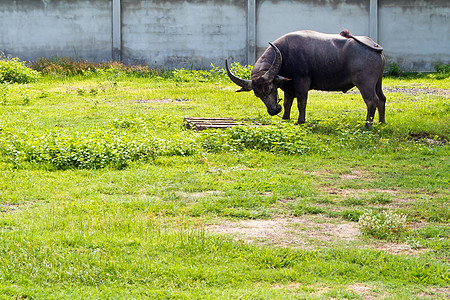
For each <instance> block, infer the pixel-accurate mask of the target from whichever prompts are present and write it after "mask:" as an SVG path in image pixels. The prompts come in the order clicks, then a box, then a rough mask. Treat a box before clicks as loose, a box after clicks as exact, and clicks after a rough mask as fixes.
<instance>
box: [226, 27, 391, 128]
mask: <svg viewBox="0 0 450 300" xmlns="http://www.w3.org/2000/svg"><path fill="white" fill-rule="evenodd" d="M269 44H270V47H268V48H267V49H266V50H265V51H264V53H263V54H262V55H261V57H260V58H259V59H258V60H257V61H256V63H255V64H254V66H253V71H252V74H251V79H250V80H245V79H241V78H239V77H237V76H235V75H234V74H233V73H232V72H231V71H230V69H229V68H228V61H225V64H226V69H227V73H228V76H229V77H230V79H231V80H232V81H233V82H234V83H236V84H237V85H239V86H240V87H241V89H239V90H238V92H241V91H251V90H253V92H254V93H255V95H256V96H257V97H259V98H261V100H262V101H263V102H264V104H265V105H266V107H267V112H268V113H269V114H270V115H271V116H273V115H277V114H278V113H280V112H281V106H280V105H279V104H278V101H277V99H278V91H277V89H278V88H281V89H282V90H283V91H284V103H283V106H284V113H283V119H290V114H291V107H292V102H293V100H294V98H297V103H298V110H299V116H298V121H297V123H296V124H302V123H304V122H305V113H306V102H307V97H308V91H309V90H312V89H315V90H322V91H342V92H344V93H345V92H347V91H348V90H350V89H351V88H353V87H354V86H356V87H357V88H358V89H359V91H360V92H361V95H362V97H363V99H364V101H365V103H366V105H367V117H366V127H371V126H372V123H373V118H374V115H375V111H376V109H377V108H378V115H379V121H380V122H381V123H384V122H385V102H386V97H385V96H384V94H383V91H382V88H381V81H382V77H383V70H384V65H385V58H384V55H383V48H382V47H381V46H380V45H378V44H376V43H375V42H374V41H372V40H371V39H370V38H369V37H365V36H353V35H352V34H351V33H350V32H349V31H348V30H343V31H342V32H341V33H340V34H324V33H320V32H315V31H310V30H304V31H296V32H291V33H288V34H286V35H283V36H282V37H280V38H278V39H277V40H276V41H274V42H273V43H269Z"/></svg>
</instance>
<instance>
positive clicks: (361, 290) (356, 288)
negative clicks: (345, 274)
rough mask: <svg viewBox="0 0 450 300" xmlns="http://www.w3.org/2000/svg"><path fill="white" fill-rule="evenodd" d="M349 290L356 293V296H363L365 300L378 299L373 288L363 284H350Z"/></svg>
mask: <svg viewBox="0 0 450 300" xmlns="http://www.w3.org/2000/svg"><path fill="white" fill-rule="evenodd" d="M347 289H348V290H350V291H352V292H354V293H355V294H358V295H360V296H362V297H363V299H375V298H376V296H375V294H374V293H372V288H371V287H369V286H367V285H365V284H362V283H354V284H350V285H349V286H348V287H347Z"/></svg>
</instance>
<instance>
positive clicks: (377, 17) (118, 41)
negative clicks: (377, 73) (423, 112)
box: [0, 0, 450, 71]
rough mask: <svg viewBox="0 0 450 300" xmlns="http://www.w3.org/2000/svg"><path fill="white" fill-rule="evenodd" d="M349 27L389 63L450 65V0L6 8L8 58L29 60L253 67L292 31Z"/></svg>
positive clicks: (3, 26) (419, 67)
mask: <svg viewBox="0 0 450 300" xmlns="http://www.w3.org/2000/svg"><path fill="white" fill-rule="evenodd" d="M119 1H120V3H119ZM113 3H114V5H112V4H113ZM118 10H119V11H118ZM344 28H347V29H349V30H350V31H351V32H352V33H353V34H355V35H372V38H374V39H375V40H377V39H378V42H379V43H380V44H381V45H382V46H383V48H384V53H385V56H386V58H387V65H389V63H391V62H396V63H397V64H399V65H400V66H401V67H403V68H405V69H410V70H416V71H430V70H433V68H434V66H435V64H436V63H441V64H445V63H447V64H448V63H450V34H449V32H450V1H449V0H170V1H169V0H2V1H0V51H3V52H6V53H7V54H11V55H14V56H18V57H19V58H21V59H23V60H35V59H37V58H39V57H52V56H53V57H54V56H70V57H78V58H83V59H88V60H94V61H99V60H111V59H113V58H115V59H117V58H119V59H120V58H122V59H123V61H124V62H126V63H146V64H148V65H151V66H155V67H160V68H174V67H177V68H181V67H194V68H209V67H210V63H211V62H212V63H214V64H215V65H217V66H223V65H224V63H223V62H224V60H225V58H230V59H232V60H234V61H238V62H240V63H253V62H254V59H255V56H256V57H257V56H258V55H259V54H261V53H262V51H263V50H264V49H265V48H266V47H267V46H268V42H269V41H273V40H275V39H276V38H278V37H279V36H281V35H283V34H285V33H287V32H290V31H295V30H303V29H312V30H317V31H322V32H326V33H338V32H340V31H341V30H342V29H344Z"/></svg>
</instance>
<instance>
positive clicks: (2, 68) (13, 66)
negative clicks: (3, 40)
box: [0, 54, 40, 83]
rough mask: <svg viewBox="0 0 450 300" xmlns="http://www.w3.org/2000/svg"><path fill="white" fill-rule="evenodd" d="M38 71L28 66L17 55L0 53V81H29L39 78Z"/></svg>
mask: <svg viewBox="0 0 450 300" xmlns="http://www.w3.org/2000/svg"><path fill="white" fill-rule="evenodd" d="M39 76H40V75H39V72H37V71H35V70H33V69H30V68H28V67H27V66H26V65H25V62H21V61H19V59H18V58H17V57H14V58H10V57H6V56H5V55H4V54H0V83H30V82H35V81H36V80H37V79H38V78H39Z"/></svg>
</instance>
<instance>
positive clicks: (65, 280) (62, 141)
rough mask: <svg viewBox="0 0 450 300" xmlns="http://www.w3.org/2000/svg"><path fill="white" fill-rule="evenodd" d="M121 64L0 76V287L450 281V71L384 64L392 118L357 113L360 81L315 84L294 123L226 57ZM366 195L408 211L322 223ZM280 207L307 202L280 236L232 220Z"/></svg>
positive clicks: (202, 293) (333, 294) (274, 294)
mask: <svg viewBox="0 0 450 300" xmlns="http://www.w3.org/2000/svg"><path fill="white" fill-rule="evenodd" d="M117 68H118V70H116V69H114V70H112V71H111V69H107V68H105V69H103V71H102V72H91V73H89V74H86V72H85V73H83V72H81V73H79V72H78V71H77V72H75V71H74V72H72V73H74V74H78V75H71V74H66V75H65V76H57V75H55V74H54V73H52V71H51V70H53V69H52V68H48V67H47V70H50V71H48V72H47V74H49V75H45V76H42V77H41V78H40V79H39V80H38V81H37V82H34V83H31V84H23V85H18V84H3V85H1V86H0V103H1V104H0V178H1V180H0V211H1V212H0V299H17V298H36V299H67V298H75V297H78V298H82V299H98V298H101V299H104V298H111V299H143V298H149V299H174V298H175V299H234V298H241V299H281V298H282V299H299V298H300V299H303V298H312V299H328V298H338V299H344V298H346V299H364V298H367V297H384V298H388V299H399V298H402V299H415V298H422V297H424V296H426V295H428V296H431V297H433V298H438V299H439V298H442V299H445V298H447V297H448V296H449V295H450V291H449V289H448V285H449V283H450V278H449V264H448V261H449V258H450V257H449V253H450V251H449V250H450V243H449V236H450V232H449V230H448V224H449V222H450V212H449V208H448V207H450V206H449V204H450V203H449V193H448V190H449V187H450V184H449V178H450V171H449V170H450V165H449V154H450V151H449V145H448V141H449V139H450V131H449V130H450V129H449V128H450V126H449V125H450V124H449V122H450V110H449V107H450V102H449V98H448V91H449V89H450V80H449V78H444V79H437V78H434V77H432V76H422V77H418V78H415V79H405V78H387V79H386V80H385V81H384V86H385V87H386V88H387V91H386V96H387V98H388V104H387V111H386V114H387V115H386V119H387V124H386V125H381V124H374V128H373V129H371V130H366V129H365V128H364V122H363V120H364V118H365V114H366V112H365V110H366V108H365V105H364V102H363V101H362V99H361V97H360V95H359V94H352V93H350V94H338V93H321V92H315V91H312V92H311V93H310V97H309V103H308V108H307V123H306V124H305V125H302V126H294V121H295V119H296V115H295V114H296V112H294V115H293V116H292V118H293V119H292V121H282V120H281V119H280V118H277V117H269V116H267V115H266V112H265V108H264V105H263V104H262V102H261V101H260V100H259V99H257V98H256V97H255V96H254V95H253V94H251V93H235V92H234V90H235V87H234V86H233V85H232V84H231V83H230V82H228V81H227V80H225V79H224V77H223V73H221V72H220V70H218V69H214V70H215V71H214V76H212V77H211V78H210V77H208V76H210V75H209V74H208V72H206V73H199V72H197V73H195V72H194V73H190V72H189V71H185V70H184V71H177V72H175V73H174V74H170V73H167V72H166V73H157V72H148V73H142V72H143V70H142V69H139V72H141V73H139V74H140V75H139V76H137V75H136V74H134V73H133V72H134V71H130V72H129V73H127V72H125V71H124V70H123V69H120V68H119V67H117ZM105 70H109V71H105ZM144 71H145V70H144ZM142 74H144V75H142ZM177 76H178V77H177ZM423 88H429V89H435V90H436V89H439V91H441V93H438V92H436V91H435V92H433V93H424V92H420V91H419V92H417V91H413V90H411V89H423ZM400 89H401V91H399V90H400ZM407 89H410V90H407ZM442 91H443V92H442ZM185 116H192V117H234V118H236V119H239V120H242V121H243V122H247V124H249V125H251V126H249V127H239V128H233V129H228V130H209V131H202V132H194V131H191V130H187V129H185V127H184V124H183V118H184V117H185ZM258 124H264V126H256V125H258ZM368 210H370V211H371V212H373V213H374V214H378V215H382V214H383V213H385V212H387V211H391V212H393V213H396V214H401V215H405V216H406V222H407V223H408V226H407V228H404V229H403V231H402V232H401V233H400V234H397V235H395V236H392V234H393V233H391V234H390V235H389V239H385V238H384V237H383V236H384V235H381V234H380V235H378V236H377V235H370V234H369V235H362V234H356V235H354V236H353V237H352V239H351V240H345V239H339V238H338V239H335V238H334V237H333V236H331V237H330V236H325V237H319V236H320V234H319V233H320V232H319V229H320V228H322V227H323V226H324V225H326V224H328V225H330V226H334V225H336V226H338V225H339V224H351V225H352V226H353V227H354V228H359V226H360V225H359V223H358V220H359V219H360V217H361V215H362V214H363V213H364V212H366V211H368ZM279 219H282V220H294V221H295V220H300V221H298V222H299V223H296V224H297V226H298V227H295V226H293V227H291V228H289V230H288V231H287V232H285V233H284V234H287V238H288V239H289V242H288V243H284V244H283V243H282V245H281V246H280V245H278V244H279V243H278V242H277V238H276V237H275V238H274V240H271V239H270V238H266V239H265V240H264V241H263V242H261V240H259V239H257V238H252V237H251V236H248V235H247V234H246V231H245V230H244V229H245V226H246V225H240V224H248V223H243V222H245V221H249V220H252V221H258V222H270V221H274V220H275V221H276V220H279ZM305 222H307V223H305ZM223 224H234V225H236V226H238V228H240V227H239V226H242V231H241V233H240V234H238V235H237V236H236V235H235V236H233V235H227V234H220V233H216V232H214V231H211V230H210V228H211V226H219V225H220V226H223ZM333 224H334V225H333ZM321 226H322V227H321ZM280 234H281V233H280ZM322 235H323V234H322ZM249 241H250V242H249ZM392 245H394V246H392ZM389 247H403V248H405V247H406V248H407V249H409V250H408V251H406V252H401V253H396V252H393V251H389V250H387V249H388V248H389ZM355 284H356V285H360V286H363V287H365V290H366V292H361V291H358V290H355V289H352V286H353V285H355Z"/></svg>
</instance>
